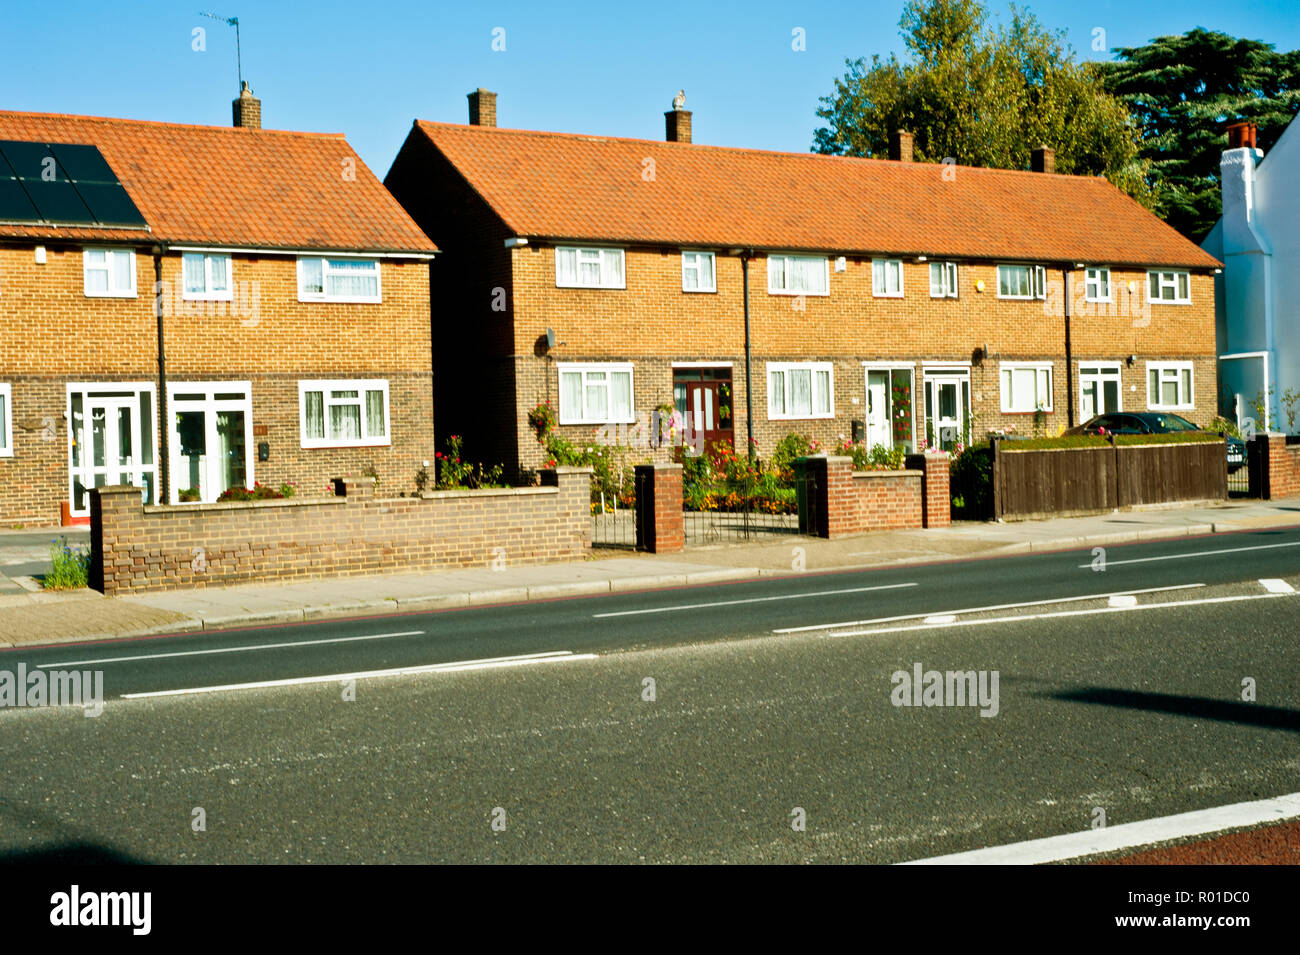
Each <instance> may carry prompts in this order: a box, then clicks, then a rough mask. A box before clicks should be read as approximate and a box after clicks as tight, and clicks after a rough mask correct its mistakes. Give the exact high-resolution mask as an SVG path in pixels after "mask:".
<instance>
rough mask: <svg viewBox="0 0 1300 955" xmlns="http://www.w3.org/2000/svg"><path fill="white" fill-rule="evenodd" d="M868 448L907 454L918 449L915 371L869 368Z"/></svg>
mask: <svg viewBox="0 0 1300 955" xmlns="http://www.w3.org/2000/svg"><path fill="white" fill-rule="evenodd" d="M866 374H867V412H866V414H867V419H866V425H867V428H866V435H865V436H864V441H865V442H866V445H867V447H869V448H871V447H875V446H876V445H878V444H879V445H882V446H883V447H886V448H891V447H897V448H902V449H903V450H904V451H908V452H910V451H912V450H913V449H914V448H915V432H914V424H913V420H914V419H913V414H912V408H913V401H912V398H913V370H912V368H911V367H903V366H883V365H880V366H877V365H868V366H867V369H866Z"/></svg>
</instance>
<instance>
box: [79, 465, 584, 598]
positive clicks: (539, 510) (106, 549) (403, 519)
mask: <svg viewBox="0 0 1300 955" xmlns="http://www.w3.org/2000/svg"><path fill="white" fill-rule="evenodd" d="M541 475H542V485H543V486H542V487H535V488H502V489H492V490H478V491H435V492H433V493H426V494H423V495H421V496H420V497H406V498H391V499H377V498H375V496H374V480H373V479H372V478H353V477H348V478H340V479H338V480H337V481H336V482H335V486H336V488H337V492H338V494H339V496H338V497H335V498H322V499H316V500H311V499H296V498H289V499H287V500H272V501H249V502H239V503H227V504H181V505H175V506H171V507H165V506H164V507H156V506H155V507H145V506H144V505H143V504H142V503H141V500H140V489H139V488H135V487H104V488H99V489H98V490H97V491H95V492H94V493H93V494H92V500H91V533H90V541H91V564H90V586H91V587H93V588H95V589H96V590H100V591H102V592H103V593H105V594H107V595H110V596H111V595H113V594H121V593H140V592H143V591H149V590H173V589H177V588H185V587H211V586H220V585H223V584H234V583H257V582H273V581H281V580H300V579H305V578H313V577H331V576H351V575H357V574H375V573H386V572H393V571H404V570H421V569H430V568H437V567H483V566H493V565H504V566H507V567H508V566H510V565H512V564H532V563H544V562H551V561H563V560H578V559H580V558H583V557H585V556H587V555H588V554H589V553H590V549H591V508H590V496H591V469H590V468H552V469H548V470H544V471H542V472H541Z"/></svg>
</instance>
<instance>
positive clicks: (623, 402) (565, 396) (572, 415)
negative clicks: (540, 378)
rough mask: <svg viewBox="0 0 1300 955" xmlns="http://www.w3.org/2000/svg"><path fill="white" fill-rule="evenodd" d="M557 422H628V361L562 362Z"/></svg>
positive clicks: (629, 377)
mask: <svg viewBox="0 0 1300 955" xmlns="http://www.w3.org/2000/svg"><path fill="white" fill-rule="evenodd" d="M558 371H559V375H560V424H632V423H633V421H634V420H635V419H634V418H633V414H632V409H633V407H634V406H633V404H632V363H631V362H619V363H616V364H615V363H599V362H582V363H572V364H563V365H560V366H559V367H558Z"/></svg>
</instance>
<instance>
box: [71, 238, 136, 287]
mask: <svg viewBox="0 0 1300 955" xmlns="http://www.w3.org/2000/svg"><path fill="white" fill-rule="evenodd" d="M87 252H103V253H104V254H105V257H104V269H105V270H106V271H107V276H108V291H106V292H92V291H91V290H90V283H89V282H87V281H86V275H87V274H88V273H89V272H90V262H89V261H88V260H87V258H86V253H87ZM114 254H121V255H129V256H130V257H131V289H130V291H114V290H113V266H112V261H111V256H112V255H114ZM95 271H96V272H98V271H100V270H99V268H96V269H95ZM136 287H137V286H136V277H135V249H120V248H112V247H109V246H98V245H87V246H83V247H82V249H81V291H82V294H83V295H85V297H86V298H136V297H137V295H136Z"/></svg>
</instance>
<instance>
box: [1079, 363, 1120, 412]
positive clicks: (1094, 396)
mask: <svg viewBox="0 0 1300 955" xmlns="http://www.w3.org/2000/svg"><path fill="white" fill-rule="evenodd" d="M1123 393H1124V389H1123V386H1122V384H1121V381H1120V373H1119V362H1112V363H1104V364H1093V365H1084V364H1080V365H1079V415H1080V417H1079V420H1080V421H1081V422H1086V421H1088V420H1090V419H1092V418H1095V417H1096V416H1097V415H1103V414H1114V413H1115V412H1116V411H1123V410H1124V409H1123V407H1122V406H1121V405H1122V402H1123V398H1122V397H1121V396H1122V395H1123Z"/></svg>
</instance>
